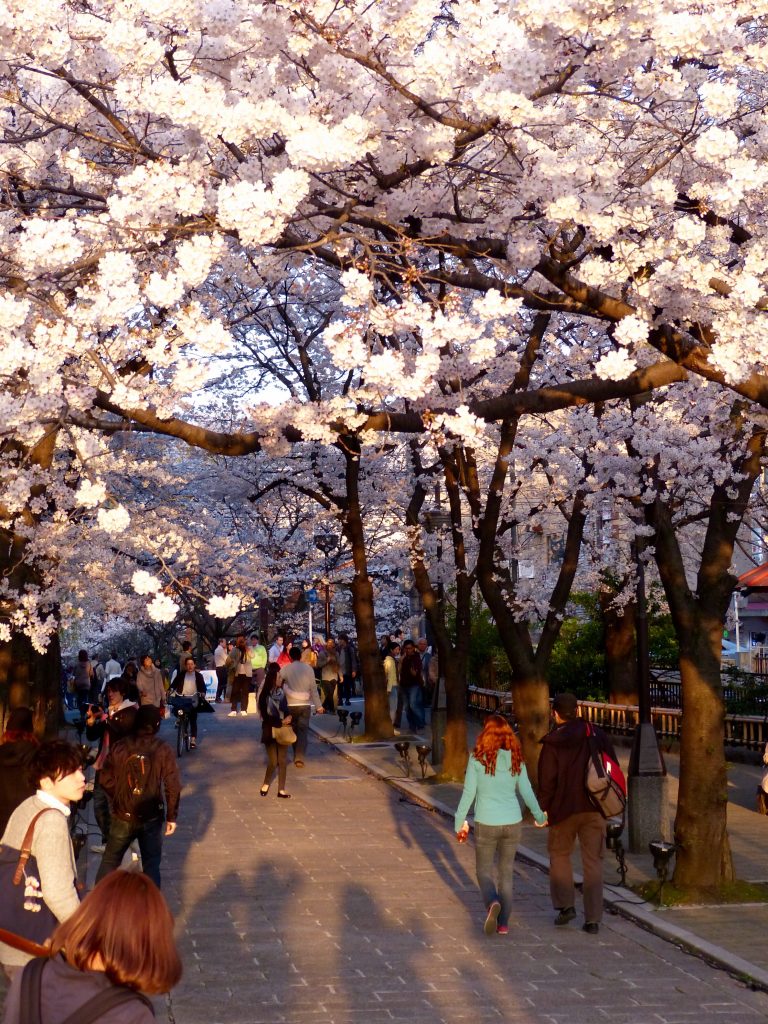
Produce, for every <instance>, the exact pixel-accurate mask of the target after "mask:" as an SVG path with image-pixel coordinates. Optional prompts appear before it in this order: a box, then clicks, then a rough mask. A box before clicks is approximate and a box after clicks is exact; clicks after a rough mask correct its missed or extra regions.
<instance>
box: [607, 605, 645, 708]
mask: <svg viewBox="0 0 768 1024" xmlns="http://www.w3.org/2000/svg"><path fill="white" fill-rule="evenodd" d="M613 596H614V594H613V592H612V591H602V590H601V591H600V614H601V617H602V620H603V633H604V637H605V671H606V676H607V680H608V694H609V696H608V699H609V701H610V702H611V704H637V702H638V692H637V647H636V643H635V618H636V611H637V609H636V607H635V604H634V602H632V603H630V604H627V605H625V606H624V608H623V612H624V614H623V615H620V614H619V613H618V611H617V609H616V608H614V607H613V606H612V604H611V600H612V598H613Z"/></svg>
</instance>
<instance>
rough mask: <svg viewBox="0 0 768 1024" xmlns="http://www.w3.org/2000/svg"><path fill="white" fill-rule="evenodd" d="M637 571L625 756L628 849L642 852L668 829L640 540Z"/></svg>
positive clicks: (636, 544)
mask: <svg viewBox="0 0 768 1024" xmlns="http://www.w3.org/2000/svg"><path fill="white" fill-rule="evenodd" d="M632 555H633V559H634V562H635V567H636V573H637V589H636V604H637V629H636V637H637V676H638V679H637V688H638V709H637V710H638V715H637V717H638V722H637V728H636V729H635V736H634V739H633V741H632V753H631V755H630V758H629V848H630V850H632V852H633V853H637V852H640V851H642V852H645V850H646V849H647V848H648V843H649V842H651V841H653V840H657V839H658V838H659V836H662V838H666V837H667V835H668V831H669V813H668V809H667V789H668V782H667V769H666V766H665V764H664V758H663V756H662V753H661V750H660V749H659V738H658V736H657V735H656V729H655V728H654V725H653V720H652V716H651V673H650V660H649V653H648V609H647V602H646V597H645V563H644V562H643V548H642V546H641V542H640V541H637V540H635V541H634V542H633V544H632Z"/></svg>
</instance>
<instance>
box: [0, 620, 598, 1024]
mask: <svg viewBox="0 0 768 1024" xmlns="http://www.w3.org/2000/svg"><path fill="white" fill-rule="evenodd" d="M380 655H381V658H382V661H383V668H384V675H385V679H386V685H387V692H388V693H389V694H390V710H391V713H392V716H393V725H394V728H395V731H400V729H401V727H402V719H403V716H405V718H406V721H407V724H408V727H409V728H410V729H411V730H412V731H414V732H416V733H418V732H420V731H421V730H422V729H423V728H424V727H425V720H426V719H425V712H426V709H427V708H429V707H430V706H431V703H432V697H433V694H434V691H435V687H436V684H437V679H438V665H437V655H436V654H433V652H432V651H431V650H430V648H429V645H428V644H427V641H426V639H425V638H423V637H422V638H419V639H418V640H416V641H414V640H411V639H403V638H402V637H401V636H397V635H396V636H389V635H387V636H384V637H382V640H381V646H380ZM212 667H213V669H214V671H215V674H216V695H215V698H214V703H218V704H224V703H225V702H229V706H230V710H229V712H228V714H229V716H230V717H240V716H247V715H248V714H249V713H254V712H255V713H257V714H258V715H259V717H260V719H261V742H262V744H263V745H264V748H265V753H266V768H265V772H264V777H263V781H262V784H261V787H260V790H259V793H260V796H262V797H266V796H268V794H269V792H270V790H271V787H272V783H273V781H274V780H275V777H277V797H278V799H289V798H290V796H291V794H290V793H289V792H288V789H287V781H288V768H289V764H292V765H293V767H294V768H296V769H299V770H301V769H302V768H303V767H304V766H305V763H306V757H307V743H308V734H309V724H310V720H311V717H312V715H313V714H324V713H334V712H336V711H337V710H339V708H341V707H342V706H345V705H350V703H351V701H352V700H353V699H354V698H355V697H356V696H360V695H362V694H361V673H360V663H359V659H358V655H357V651H356V648H355V645H354V643H353V641H351V640H350V638H349V637H347V636H344V635H340V636H339V637H337V638H331V637H329V638H327V639H326V640H325V641H323V640H321V639H319V638H315V639H314V640H313V641H312V642H311V643H310V641H308V640H301V639H293V640H289V639H288V638H287V637H286V636H285V635H284V634H277V635H276V636H275V637H274V639H273V642H272V644H271V645H270V646H269V647H268V648H267V646H266V644H265V643H263V642H262V640H261V638H259V637H258V636H256V635H252V636H251V637H250V639H247V638H246V636H245V635H240V636H238V637H237V638H236V639H235V640H234V641H232V642H228V641H226V640H225V639H221V640H220V641H219V643H218V644H217V646H216V648H215V650H214V652H213V659H212ZM66 690H67V694H68V695H69V696H73V697H74V700H75V701H76V704H77V707H78V708H79V710H80V714H81V716H82V723H81V725H82V727H83V728H84V730H85V734H86V738H87V739H88V740H89V741H91V742H92V743H95V744H96V747H95V749H94V748H83V747H78V746H76V745H73V744H70V743H67V742H64V741H62V740H53V741H48V742H43V743H41V742H39V741H38V739H37V738H36V736H35V734H34V730H33V720H32V712H31V710H30V709H29V708H15V709H14V710H13V711H12V712H11V714H10V716H9V717H8V720H7V723H6V731H5V732H4V733H3V735H2V737H0V836H2V838H1V839H0V904H3V903H5V909H3V910H0V963H2V965H3V968H4V969H5V972H6V974H7V975H8V976H9V978H10V979H11V982H12V986H11V989H10V992H9V996H8V999H7V1003H6V1009H5V1017H4V1024H19V1022H21V1021H24V1020H26V1019H27V1014H28V1012H29V1010H30V1007H32V1008H33V1009H37V1008H40V1007H42V1010H43V1016H39V1014H38V1017H37V1018H34V1019H39V1020H41V1021H45V1022H46V1024H47V1022H49V1021H50V1024H60V1022H64V1021H65V1020H68V1019H69V1017H70V1016H72V1017H73V1019H75V1018H76V1019H77V1020H78V1022H79V1024H87V1022H88V1021H89V1020H101V1019H105V1020H109V1021H111V1022H113V1024H146V1022H148V1021H149V1020H150V1019H151V1005H150V1004H148V1002H147V1000H146V999H145V994H147V993H149V994H152V993H158V992H164V991H168V990H169V989H170V987H172V986H173V985H174V984H175V983H176V981H178V978H179V977H180V973H181V965H180V963H179V961H178V956H177V954H176V951H175V946H174V944H173V926H172V921H171V919H170V914H169V912H168V909H167V906H166V905H165V902H164V900H163V897H162V895H161V893H160V887H161V857H162V849H163V840H164V839H165V838H166V837H169V836H172V835H173V833H174V832H175V830H176V823H177V820H178V813H179V803H180V794H181V779H180V773H179V768H178V763H177V759H176V756H175V755H174V752H173V751H172V750H171V748H170V747H169V745H168V744H167V743H166V742H165V741H164V740H162V739H160V737H159V736H158V732H159V729H160V725H161V722H162V719H163V717H164V714H165V711H166V708H171V709H176V708H177V707H184V708H186V710H187V711H188V713H189V718H190V727H191V737H192V739H191V746H192V748H193V749H194V748H195V747H196V744H197V715H198V713H199V712H200V710H201V709H205V708H206V706H207V709H208V710H213V708H212V707H211V705H209V704H208V703H207V701H206V699H205V692H206V687H205V681H204V679H203V676H202V672H201V670H200V669H199V668H198V667H197V663H196V660H195V657H194V654H193V652H192V645H191V644H190V643H189V641H185V642H184V644H182V650H181V652H180V655H179V658H178V664H177V665H175V666H174V670H173V671H172V672H171V673H165V672H164V671H163V669H162V668H161V666H160V665H159V664H158V663H156V662H155V661H154V659H153V658H152V656H151V655H149V654H147V655H144V656H143V657H141V658H140V659H135V660H134V659H129V660H128V661H127V662H126V664H125V666H121V664H120V662H119V661H118V659H117V658H116V656H115V654H114V653H112V654H111V656H110V658H109V659H108V660H107V661H106V663H105V664H104V666H103V667H102V666H101V664H100V661H99V659H98V658H96V657H93V658H90V657H89V656H88V654H87V652H86V651H80V652H79V654H78V657H77V661H76V663H75V665H74V669H73V670H72V671H71V672H70V673H68V674H67V686H66ZM84 749H89V751H90V757H89V758H87V763H88V764H90V763H92V764H93V768H94V777H93V781H92V783H90V784H89V786H90V790H91V791H92V799H93V809H94V818H95V820H96V824H97V826H98V828H99V830H100V839H101V841H100V843H98V844H96V845H95V846H93V847H92V849H93V850H94V851H95V852H97V853H100V854H101V863H100V865H99V868H98V871H97V874H96V887H95V888H94V890H93V891H92V892H91V893H90V894H89V895H88V896H87V897H86V898H85V899H84V900H83V901H82V902H81V899H80V893H79V891H78V887H77V865H76V856H75V849H74V847H73V834H74V829H73V821H74V816H75V815H76V813H77V809H78V808H80V807H82V806H83V804H84V801H85V799H86V777H85V763H86V760H85V759H84V758H85V754H84ZM595 751H598V752H600V753H605V754H606V755H609V756H610V757H612V758H613V759H614V760H615V753H614V752H613V749H612V747H611V745H610V742H609V741H608V739H607V737H606V736H605V734H604V733H603V732H602V731H601V730H599V729H595V728H594V727H588V726H587V725H586V723H585V722H584V721H583V720H582V719H581V718H580V717H579V715H578V702H577V700H576V698H575V697H574V696H573V695H572V694H559V695H557V696H556V697H555V698H554V700H553V704H552V729H551V731H550V732H549V733H548V734H547V735H546V736H544V737H542V740H541V753H540V757H539V760H538V777H537V780H536V781H537V789H536V792H534V788H533V786H532V784H531V780H530V778H529V776H528V772H527V768H526V765H525V762H524V760H523V754H522V749H521V746H520V742H519V740H518V738H517V736H516V734H515V732H514V730H513V728H512V726H511V724H510V722H509V721H508V720H507V719H506V718H505V717H503V716H501V715H498V714H495V715H491V716H489V717H488V719H487V720H486V722H485V724H484V727H483V729H482V731H481V732H480V734H479V736H478V738H477V742H476V743H475V746H474V749H473V752H472V754H471V756H470V758H469V763H468V766H467V771H466V776H465V780H464V788H463V792H462V795H461V798H460V801H459V804H458V807H457V810H456V815H455V831H456V838H457V840H458V841H459V842H465V841H466V840H467V837H468V835H469V831H470V828H469V823H468V821H467V815H468V814H469V811H470V808H471V807H472V806H473V805H474V808H475V811H474V838H475V864H476V874H477V882H478V887H479V890H480V894H481V898H482V900H483V904H484V914H485V916H484V920H483V930H484V932H485V933H486V934H488V935H492V934H498V935H505V934H507V933H508V931H509V921H510V915H511V913H512V899H513V874H514V860H515V854H516V850H517V847H518V845H519V842H520V837H521V827H522V821H523V816H524V813H525V810H526V809H527V810H528V811H529V812H530V813H531V815H532V816H533V819H534V823H535V825H536V826H538V827H541V828H547V829H548V851H549V856H550V865H551V870H550V892H551V898H552V904H553V907H554V908H555V910H556V917H555V920H554V923H555V925H557V926H558V927H560V926H564V925H568V924H569V923H570V922H571V921H573V920H574V919H575V918H576V916H577V911H576V907H575V902H576V901H575V895H574V892H575V890H574V881H573V869H572V863H571V859H572V854H573V851H574V848H575V845H576V842H577V840H578V844H579V848H580V853H581V860H582V867H583V877H584V885H583V901H584V923H583V929H584V931H586V932H587V933H589V934H595V933H596V932H597V931H598V930H599V925H600V921H601V917H602V858H603V851H604V848H605V817H604V814H603V812H602V811H601V810H600V809H599V807H598V805H596V803H595V801H594V799H593V797H592V795H591V794H590V792H589V791H588V790H587V788H586V786H585V783H584V780H585V774H586V772H587V769H588V767H589V764H590V759H591V758H593V757H594V756H595ZM132 845H135V846H137V847H138V850H139V852H140V855H141V864H142V872H143V873H141V874H137V873H135V872H134V873H131V872H125V871H123V870H122V869H121V865H122V863H123V858H124V856H125V854H126V853H127V851H128V850H129V848H130V847H131V846H132ZM19 877H21V878H22V879H23V884H22V885H20V886H19V885H15V882H16V881H18V878H19ZM11 896H12V897H13V898H12V899H11V898H10V897H11ZM6 897H8V898H6ZM30 922H31V923H30ZM9 933H11V934H9ZM14 933H15V934H16V935H22V936H24V938H23V939H21V940H18V941H14V938H13V934H14ZM43 940H47V945H46V947H45V948H44V947H43V946H42V945H40V943H41V942H42V941H43ZM84 978H85V979H87V983H86V982H85V981H84Z"/></svg>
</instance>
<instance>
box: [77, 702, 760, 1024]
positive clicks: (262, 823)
mask: <svg viewBox="0 0 768 1024" xmlns="http://www.w3.org/2000/svg"><path fill="white" fill-rule="evenodd" d="M332 725H333V723H332V722H331V721H330V719H325V720H324V718H323V717H318V718H316V719H315V720H314V726H315V727H317V728H323V730H324V731H326V732H333V729H332ZM200 734H201V742H200V746H199V748H198V750H197V751H196V752H194V753H193V754H189V755H185V756H184V757H183V758H182V761H181V767H182V774H183V778H184V791H183V795H182V803H181V816H180V823H179V828H178V831H177V833H176V835H174V836H173V837H171V838H170V839H169V840H167V841H166V847H165V854H164V864H163V891H164V893H165V895H166V897H167V898H168V900H169V903H170V905H171V908H172V910H173V912H174V914H175V915H176V920H177V934H178V942H179V947H180V950H181V954H182V958H183V961H184V965H185V975H184V978H183V980H182V982H181V984H180V985H179V986H178V988H177V989H176V990H174V992H173V993H172V995H171V997H170V999H169V1000H168V1001H167V1003H166V1002H164V1001H162V1000H158V1005H157V1009H158V1018H159V1019H168V1020H169V1021H170V1022H172V1024H356V1022H361V1024H362V1022H365V1024H376V1022H379V1021H381V1022H383V1024H384V1022H385V1024H398V1022H402V1024H461V1022H464V1021H472V1022H473V1024H475V1022H481V1021H486V1020H500V1021H509V1022H511V1024H561V1022H562V1024H566V1022H567V1024H594V1022H595V1021H601V1020H602V1021H605V1022H606V1024H715V1022H718V1024H749V1022H750V1021H755V1022H760V1021H765V1020H766V1019H768V994H765V993H763V992H760V991H752V990H750V988H749V987H747V986H746V985H744V984H742V983H741V982H740V981H738V980H736V979H735V978H733V977H731V976H730V975H729V974H727V973H725V972H724V971H722V970H717V969H714V968H712V967H711V966H709V965H708V964H707V963H706V962H704V961H703V960H702V959H700V958H697V957H694V956H691V955H689V954H687V953H685V952H683V951H682V950H681V949H678V948H677V947H676V946H674V945H672V944H671V943H669V942H667V941H664V940H663V939H661V938H659V937H658V936H657V935H655V934H653V933H652V932H650V931H647V930H645V929H642V928H639V927H638V926H637V925H636V924H634V923H633V922H631V921H629V920H627V919H626V918H624V917H621V916H614V915H610V914H609V915H606V918H605V919H604V924H603V927H602V928H601V932H600V934H599V935H598V936H588V935H585V934H584V933H583V932H582V931H581V930H580V928H578V924H579V923H580V921H577V922H576V923H575V924H574V925H572V926H570V927H568V928H555V927H554V925H553V923H552V919H553V914H552V910H551V908H550V906H549V899H548V890H547V878H546V875H545V874H544V873H543V872H542V871H541V870H539V869H538V868H536V867H534V866H532V865H531V864H529V863H527V862H524V861H521V863H520V865H519V869H518V873H517V877H516V893H515V911H514V915H513V919H512V922H511V930H510V934H509V935H508V936H506V937H502V936H494V937H492V938H487V937H485V936H484V935H483V933H482V928H481V924H482V919H483V912H482V907H481V905H480V899H479V895H478V892H477V887H476V883H475V879H474V851H473V849H472V844H471V843H469V844H466V845H462V846H460V845H458V844H457V843H456V842H455V839H454V837H453V830H452V821H450V820H448V819H446V817H445V816H444V815H442V814H438V813H435V812H434V811H433V810H430V809H428V808H427V807H426V806H424V794H425V792H426V791H428V790H429V789H430V788H432V789H434V788H435V787H430V786H429V784H426V785H423V786H422V785H421V784H418V783H417V784H413V791H410V790H407V791H405V792H404V791H403V790H402V788H400V787H399V785H398V786H396V785H394V784H390V785H387V784H385V783H384V782H383V781H382V780H381V779H380V778H377V777H376V774H375V771H376V767H377V766H376V764H374V763H373V762H374V761H375V759H376V758H379V757H380V758H382V759H383V760H382V764H383V766H384V767H383V772H384V773H385V774H387V775H389V776H395V777H397V776H399V775H401V773H400V771H399V769H398V767H397V765H396V764H395V760H394V757H393V753H394V752H393V750H392V747H391V745H389V744H387V745H385V746H384V747H380V746H373V745H368V746H365V747H360V748H359V749H355V746H354V745H348V744H346V743H344V742H343V740H342V742H340V743H339V744H338V746H339V748H340V749H341V753H340V752H339V750H337V749H336V746H335V745H332V744H331V743H329V742H327V741H324V742H321V741H320V739H319V737H313V738H312V740H311V742H310V748H309V753H308V758H307V765H306V767H305V768H304V769H302V770H299V769H296V768H294V767H293V766H291V767H290V768H289V775H288V789H289V791H290V792H291V793H292V794H293V798H292V799H291V800H278V799H277V798H276V795H275V794H276V787H275V785H274V784H273V787H272V790H271V792H270V794H269V795H268V797H266V798H265V799H261V798H260V797H259V794H258V788H259V785H260V783H261V779H262V774H263V770H264V762H265V758H264V751H263V748H262V746H261V744H260V743H259V742H258V739H259V735H260V724H259V722H258V720H257V719H256V718H255V716H250V717H249V718H248V719H242V718H237V719H229V718H227V717H226V716H222V715H216V716H215V717H214V716H207V717H206V718H205V719H203V718H201V720H200ZM163 735H164V736H165V737H166V738H170V736H171V729H170V727H169V724H166V725H164V727H163ZM337 739H338V738H337ZM350 751H353V752H354V756H355V758H361V760H362V762H363V763H362V764H360V763H354V762H353V761H351V760H350V759H349V758H348V757H346V756H342V755H346V754H347V753H349V752H350ZM369 759H370V761H371V763H367V762H368V761H369ZM393 781H394V780H393ZM428 799H431V797H429V798H428ZM536 832H537V830H535V829H534V828H533V827H532V826H528V827H526V828H524V839H523V842H524V844H526V845H528V846H530V845H532V842H533V839H534V834H535V833H536ZM92 870H93V868H92V865H89V873H91V872H92Z"/></svg>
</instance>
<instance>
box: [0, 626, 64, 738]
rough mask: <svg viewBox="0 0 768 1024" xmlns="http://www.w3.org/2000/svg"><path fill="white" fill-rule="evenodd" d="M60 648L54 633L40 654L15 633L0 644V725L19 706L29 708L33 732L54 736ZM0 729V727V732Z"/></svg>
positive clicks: (57, 718) (58, 703) (58, 713)
mask: <svg viewBox="0 0 768 1024" xmlns="http://www.w3.org/2000/svg"><path fill="white" fill-rule="evenodd" d="M60 686H61V648H60V645H59V634H58V633H54V634H53V636H52V637H51V639H50V643H49V644H48V649H47V650H46V651H45V653H44V654H40V653H39V652H38V651H36V650H35V649H34V647H33V646H32V644H31V643H30V641H29V640H28V639H27V637H25V636H22V635H20V634H18V633H16V634H14V635H13V636H12V637H11V639H10V640H9V641H7V642H6V643H3V644H0V723H2V726H3V727H4V724H5V720H6V718H7V717H8V712H9V711H11V710H12V709H13V708H16V707H19V706H21V705H26V706H27V707H31V708H32V711H33V714H34V719H35V732H36V733H37V734H38V735H39V736H49V737H50V736H55V735H56V732H57V730H58V727H59V724H60V721H61V690H60ZM1 731H2V728H0V732H1Z"/></svg>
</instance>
